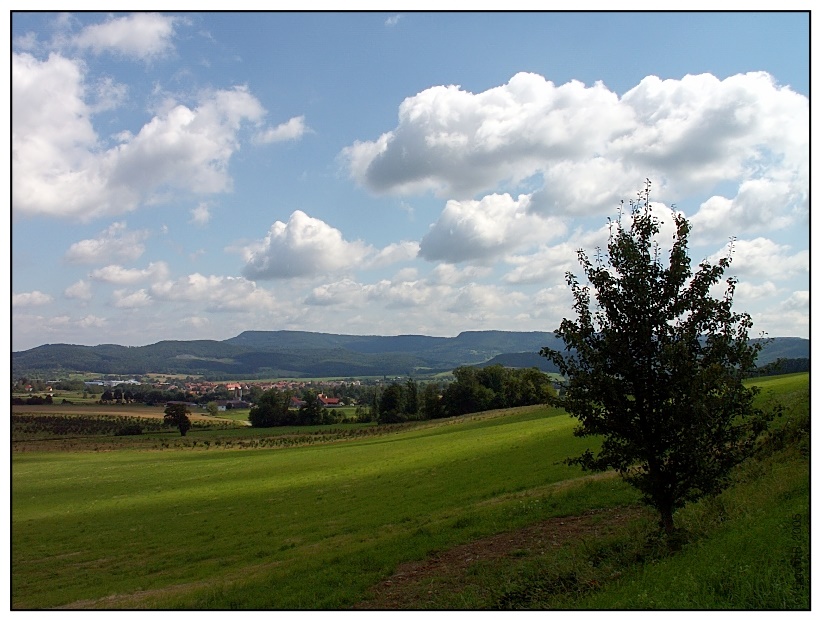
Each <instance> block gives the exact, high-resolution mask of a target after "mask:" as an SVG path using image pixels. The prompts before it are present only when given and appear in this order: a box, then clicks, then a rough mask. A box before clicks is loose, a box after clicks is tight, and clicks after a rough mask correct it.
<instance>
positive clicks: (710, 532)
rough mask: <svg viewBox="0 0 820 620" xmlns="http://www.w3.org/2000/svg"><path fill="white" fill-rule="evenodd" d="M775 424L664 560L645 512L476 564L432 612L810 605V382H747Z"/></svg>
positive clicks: (685, 520)
mask: <svg viewBox="0 0 820 620" xmlns="http://www.w3.org/2000/svg"><path fill="white" fill-rule="evenodd" d="M755 383H756V384H757V385H758V386H759V387H760V388H761V393H760V395H759V397H758V402H759V403H760V404H761V405H762V406H763V407H774V406H775V405H777V404H781V405H782V406H783V412H784V414H783V416H782V417H781V418H780V419H778V420H777V421H776V423H775V425H774V431H773V433H772V435H771V436H770V437H769V438H767V439H766V440H765V441H764V442H762V445H761V450H760V453H759V454H758V455H757V457H756V458H753V459H751V460H749V461H747V462H746V463H744V464H742V465H741V466H740V467H738V468H737V470H736V471H735V472H734V482H735V483H734V485H733V486H732V487H730V488H729V489H727V490H726V491H724V492H723V493H722V494H720V495H719V496H717V497H714V498H708V499H705V500H702V501H700V502H697V503H694V504H691V505H689V506H687V507H685V508H684V509H682V510H681V511H679V512H678V513H677V515H676V521H677V526H678V528H680V529H679V534H678V537H679V542H680V543H681V544H682V547H681V548H680V550H679V551H676V552H672V551H671V550H670V547H669V545H668V544H667V541H666V540H665V539H664V537H663V536H662V535H661V534H660V530H659V528H658V524H657V523H656V520H655V518H654V516H647V517H644V518H640V519H636V520H634V521H633V522H631V523H628V524H626V525H625V526H623V527H621V528H619V529H618V530H616V531H614V532H613V533H611V534H609V535H607V536H603V537H600V538H596V539H592V540H577V541H575V542H574V543H572V544H569V545H567V546H565V547H563V548H562V549H560V550H558V551H557V552H556V553H554V554H551V555H548V556H540V557H535V558H523V559H517V558H509V559H507V560H506V561H504V562H498V561H495V562H493V563H492V564H491V565H490V564H488V563H485V564H482V563H477V564H476V565H475V566H473V568H472V570H471V573H470V575H468V576H466V577H465V578H464V579H463V580H462V581H463V583H462V584H461V587H460V588H458V589H454V590H453V591H450V592H443V593H442V594H441V595H439V596H438V597H436V598H433V599H428V600H426V601H424V606H425V607H429V608H437V609H453V608H459V609H743V610H748V609H808V608H809V604H810V582H809V579H810V565H809V522H810V512H809V499H808V498H809V467H808V455H809V437H808V419H809V394H808V376H807V375H805V374H803V375H790V376H783V377H773V378H766V379H762V380H759V381H756V382H755Z"/></svg>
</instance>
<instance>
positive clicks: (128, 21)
mask: <svg viewBox="0 0 820 620" xmlns="http://www.w3.org/2000/svg"><path fill="white" fill-rule="evenodd" d="M175 21H176V18H174V17H171V16H168V15H161V14H159V13H134V14H132V15H129V16H127V17H118V18H112V19H109V20H108V21H106V22H104V23H102V24H92V25H90V26H86V27H85V28H84V29H83V30H82V32H80V34H78V35H77V36H76V37H74V39H73V41H72V42H73V43H74V45H76V46H77V47H79V48H81V49H90V50H91V51H93V52H94V53H95V54H100V53H103V52H112V53H114V54H120V55H123V56H130V57H133V58H137V59H140V60H149V59H151V58H155V57H157V56H161V55H163V54H167V53H168V52H170V51H172V50H173V43H172V38H173V36H174V23H175Z"/></svg>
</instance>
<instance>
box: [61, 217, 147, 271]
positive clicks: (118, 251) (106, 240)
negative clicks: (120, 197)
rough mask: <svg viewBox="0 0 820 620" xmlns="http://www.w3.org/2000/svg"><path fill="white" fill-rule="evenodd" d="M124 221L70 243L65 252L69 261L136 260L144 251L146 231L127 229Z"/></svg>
mask: <svg viewBox="0 0 820 620" xmlns="http://www.w3.org/2000/svg"><path fill="white" fill-rule="evenodd" d="M126 229H127V226H126V224H125V222H115V223H114V224H111V226H109V227H108V228H106V229H105V230H104V231H102V232H101V233H100V235H99V236H98V237H97V238H96V239H83V240H82V241H78V242H76V243H72V244H71V246H70V247H69V248H68V251H67V252H66V254H65V259H66V260H67V261H68V262H70V263H102V262H106V261H110V260H136V259H137V258H139V257H140V256H142V253H143V252H145V246H144V245H143V244H142V241H144V240H145V239H146V238H147V237H148V231H146V230H135V231H127V230H126Z"/></svg>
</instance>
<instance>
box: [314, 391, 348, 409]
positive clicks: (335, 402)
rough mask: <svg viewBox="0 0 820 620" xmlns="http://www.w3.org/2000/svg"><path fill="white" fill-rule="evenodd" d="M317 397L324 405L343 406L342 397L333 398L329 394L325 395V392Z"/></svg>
mask: <svg viewBox="0 0 820 620" xmlns="http://www.w3.org/2000/svg"><path fill="white" fill-rule="evenodd" d="M317 398H318V400H319V404H320V405H322V407H341V406H342V400H341V399H340V398H331V397H329V396H325V395H324V394H319V396H317Z"/></svg>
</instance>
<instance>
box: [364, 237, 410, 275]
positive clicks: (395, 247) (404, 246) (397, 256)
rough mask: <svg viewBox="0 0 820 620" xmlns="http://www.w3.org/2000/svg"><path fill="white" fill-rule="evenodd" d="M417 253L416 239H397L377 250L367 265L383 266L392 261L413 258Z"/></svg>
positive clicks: (398, 261) (390, 263)
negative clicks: (395, 241)
mask: <svg viewBox="0 0 820 620" xmlns="http://www.w3.org/2000/svg"><path fill="white" fill-rule="evenodd" d="M418 253H419V244H418V242H417V241H399V242H398V243H391V244H390V245H388V246H387V247H385V248H382V249H381V250H379V251H378V252H377V253H376V254H375V255H374V256H373V257H372V258H371V259H369V260H368V265H367V266H369V267H374V268H375V267H385V266H387V265H392V264H393V263H400V262H404V261H408V260H413V259H414V258H416V256H417V255H418Z"/></svg>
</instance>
